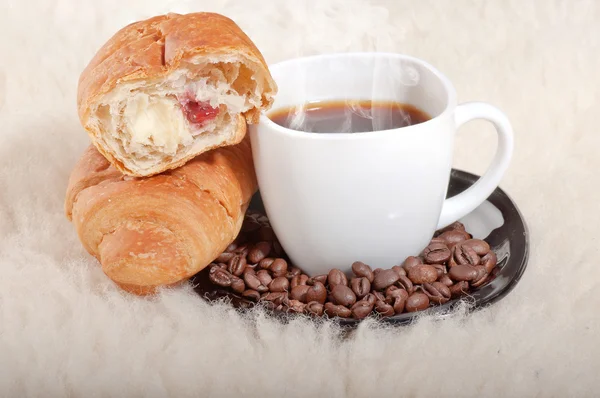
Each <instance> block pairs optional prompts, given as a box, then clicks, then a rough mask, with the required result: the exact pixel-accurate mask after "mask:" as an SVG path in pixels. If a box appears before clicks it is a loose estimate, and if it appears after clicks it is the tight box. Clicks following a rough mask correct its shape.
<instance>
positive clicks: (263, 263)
mask: <svg viewBox="0 0 600 398" xmlns="http://www.w3.org/2000/svg"><path fill="white" fill-rule="evenodd" d="M273 261H275V259H274V258H271V257H267V258H263V259H262V260H260V261H259V262H258V267H259V268H261V269H269V268H271V264H273Z"/></svg>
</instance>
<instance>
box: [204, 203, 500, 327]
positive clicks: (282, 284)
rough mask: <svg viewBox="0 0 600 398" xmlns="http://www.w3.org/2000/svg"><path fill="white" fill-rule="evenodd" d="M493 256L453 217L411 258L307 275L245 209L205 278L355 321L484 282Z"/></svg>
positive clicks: (254, 297) (297, 308)
mask: <svg viewBox="0 0 600 398" xmlns="http://www.w3.org/2000/svg"><path fill="white" fill-rule="evenodd" d="M496 262H497V258H496V254H495V253H494V252H493V251H492V250H491V249H490V246H489V245H488V244H487V242H485V241H483V240H480V239H473V238H472V236H471V235H470V234H469V233H468V232H467V231H465V227H464V225H463V224H461V223H460V222H456V223H454V224H452V225H450V226H448V227H446V228H444V229H442V230H439V231H437V232H436V233H435V235H434V238H433V239H432V240H431V242H430V243H429V245H428V246H427V247H426V248H425V249H424V250H423V251H422V253H421V254H420V255H419V256H418V257H412V256H411V257H408V258H407V259H406V260H405V261H404V262H403V263H402V264H399V265H396V266H394V267H392V268H391V269H381V268H376V269H372V268H371V267H370V266H369V265H367V264H364V263H362V262H360V261H356V262H355V263H353V264H352V275H351V276H349V275H346V274H345V273H343V272H342V271H340V270H339V269H332V270H330V271H329V273H327V274H323V275H316V276H313V277H309V276H308V275H306V274H303V273H302V271H301V270H300V269H299V268H297V267H295V266H293V265H291V264H290V261H289V259H288V258H287V257H286V255H285V253H284V252H283V249H282V248H281V245H280V244H279V242H278V241H277V238H276V237H275V235H274V233H273V230H272V229H271V227H270V226H269V224H268V220H267V219H266V217H264V216H262V215H260V214H256V213H248V214H247V216H246V219H245V222H244V225H243V227H242V231H241V233H240V235H239V236H238V238H237V239H236V240H235V242H233V243H232V244H231V245H229V247H228V248H227V249H226V250H225V252H223V253H222V254H221V255H219V257H217V258H216V259H215V261H214V262H213V263H212V264H210V266H209V271H208V275H209V279H210V281H211V282H212V283H213V284H215V285H218V286H220V287H223V288H227V289H230V290H231V292H232V293H233V294H236V295H239V296H241V297H243V298H245V299H246V300H250V301H252V302H261V303H264V304H265V305H267V306H268V307H269V308H271V309H273V310H275V311H285V312H293V313H305V314H310V315H314V316H322V315H323V314H326V315H328V316H330V317H341V318H354V319H362V318H365V317H367V316H369V315H371V314H373V315H379V316H383V317H388V316H393V315H397V314H402V313H404V312H416V311H422V310H425V309H427V308H429V307H430V306H432V305H441V304H444V303H446V302H448V301H449V300H451V299H455V298H459V297H461V296H463V295H465V294H468V293H469V291H470V290H471V289H473V288H477V287H480V286H482V285H483V284H485V283H486V282H488V281H489V280H490V278H491V275H492V271H493V270H494V268H495V267H496Z"/></svg>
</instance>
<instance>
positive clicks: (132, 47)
mask: <svg viewBox="0 0 600 398" xmlns="http://www.w3.org/2000/svg"><path fill="white" fill-rule="evenodd" d="M276 92H277V86H276V84H275V82H274V81H273V79H272V77H271V75H270V73H269V70H268V67H267V65H266V63H265V60H264V58H263V56H262V54H261V53H260V51H259V50H258V49H257V48H256V46H255V45H254V43H253V42H252V41H251V40H250V39H249V38H248V36H247V35H246V34H245V33H244V32H243V31H242V30H241V29H240V28H239V27H238V26H237V25H236V24H235V23H234V22H233V21H232V20H231V19H229V18H227V17H225V16H222V15H219V14H213V13H194V14H185V15H180V14H167V15H161V16H157V17H153V18H150V19H148V20H144V21H140V22H136V23H133V24H130V25H128V26H126V27H124V28H123V29H121V30H120V31H118V32H117V33H116V34H115V35H114V36H113V37H112V38H110V39H109V40H108V42H107V43H106V44H105V45H104V46H103V47H102V48H100V50H99V51H98V52H97V54H96V55H95V56H94V57H93V59H92V60H91V62H90V63H89V65H88V66H87V67H86V68H85V70H84V71H83V72H82V74H81V76H80V79H79V85H78V96H77V103H78V112H79V117H80V120H81V123H82V125H83V127H84V128H85V129H86V130H87V132H88V133H89V135H90V137H91V139H92V142H93V144H94V145H95V146H96V148H97V149H98V151H100V152H101V153H102V154H103V155H104V156H105V157H106V158H107V159H108V160H109V161H110V162H111V163H112V164H113V165H114V166H115V167H116V168H117V169H118V170H119V171H121V172H123V173H124V174H127V175H131V176H150V175H154V174H158V173H161V172H163V171H165V170H169V169H174V168H177V167H179V166H181V165H183V164H185V163H186V162H187V161H188V160H190V159H192V158H194V157H195V156H197V155H198V154H200V153H203V152H206V151H209V150H211V149H214V148H218V147H221V146H226V145H232V144H236V143H239V142H240V141H241V140H242V139H243V137H244V136H245V134H246V122H248V123H256V122H258V119H259V116H260V113H261V111H263V110H267V109H269V108H270V106H271V104H272V103H273V97H274V95H275V94H276Z"/></svg>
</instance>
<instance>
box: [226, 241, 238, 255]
mask: <svg viewBox="0 0 600 398" xmlns="http://www.w3.org/2000/svg"><path fill="white" fill-rule="evenodd" d="M237 247H238V245H237V243H236V242H233V243H231V244H229V246H227V248H226V249H225V252H227V253H232V252H233V251H234V250H235V249H237Z"/></svg>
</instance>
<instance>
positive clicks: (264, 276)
mask: <svg viewBox="0 0 600 398" xmlns="http://www.w3.org/2000/svg"><path fill="white" fill-rule="evenodd" d="M256 277H257V278H258V279H259V280H260V283H262V284H263V285H265V286H269V284H270V283H271V281H272V280H273V278H271V275H269V271H267V270H266V269H261V270H260V271H258V272H257V273H256Z"/></svg>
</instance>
